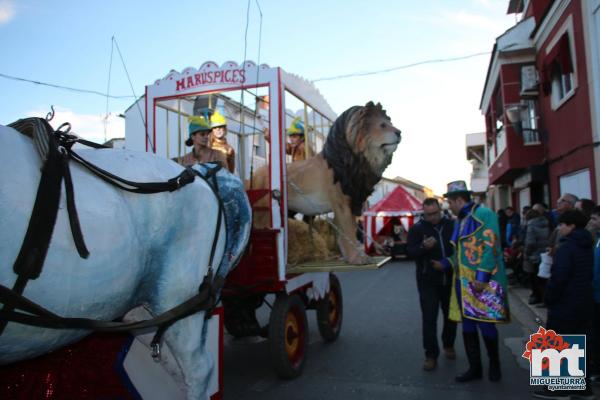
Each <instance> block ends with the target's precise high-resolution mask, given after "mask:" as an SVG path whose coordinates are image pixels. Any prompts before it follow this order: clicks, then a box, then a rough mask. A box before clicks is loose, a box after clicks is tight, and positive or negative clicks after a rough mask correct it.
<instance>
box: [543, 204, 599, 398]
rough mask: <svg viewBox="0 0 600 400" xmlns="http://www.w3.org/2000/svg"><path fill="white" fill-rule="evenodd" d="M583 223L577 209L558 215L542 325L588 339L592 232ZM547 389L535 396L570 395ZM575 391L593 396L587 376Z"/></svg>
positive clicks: (591, 295)
mask: <svg viewBox="0 0 600 400" xmlns="http://www.w3.org/2000/svg"><path fill="white" fill-rule="evenodd" d="M586 222H587V221H586V218H585V216H584V215H583V213H582V212H581V211H579V210H568V211H565V212H563V213H562V214H560V216H559V217H558V228H557V229H558V231H559V232H558V233H559V235H560V245H559V246H558V248H557V250H556V253H555V255H554V260H553V263H552V275H551V277H550V280H549V281H548V285H547V287H546V295H545V301H546V304H547V305H548V321H547V322H546V328H547V329H552V330H554V331H555V332H556V333H557V334H571V335H578V334H579V335H587V337H588V338H591V333H592V332H591V323H592V318H591V316H592V315H593V307H594V300H593V290H592V279H593V263H594V258H593V257H594V256H593V254H594V253H593V242H592V235H591V234H590V233H589V232H588V231H587V230H585V225H586ZM590 353H591V352H589V353H588V354H590ZM588 361H589V360H588ZM588 376H589V375H588ZM547 392H549V391H548V390H547V389H546V390H543V391H540V392H536V394H535V396H536V397H539V398H549V397H548V396H550V395H554V396H558V395H568V394H570V393H569V392H566V393H565V392H564V391H556V390H555V391H554V393H552V394H548V393H547ZM575 392H576V394H577V395H578V396H579V398H593V393H592V387H591V385H590V382H589V380H588V378H586V390H585V391H581V390H580V391H575ZM574 394H575V393H574ZM544 396H545V397H544Z"/></svg>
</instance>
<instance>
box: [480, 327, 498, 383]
mask: <svg viewBox="0 0 600 400" xmlns="http://www.w3.org/2000/svg"><path fill="white" fill-rule="evenodd" d="M483 343H485V348H486V349H487V353H488V357H489V359H490V370H489V372H488V376H489V378H490V381H492V382H498V381H499V380H500V379H502V371H501V370H500V354H499V352H498V336H496V337H495V338H486V337H485V336H484V337H483Z"/></svg>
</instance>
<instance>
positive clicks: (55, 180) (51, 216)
mask: <svg viewBox="0 0 600 400" xmlns="http://www.w3.org/2000/svg"><path fill="white" fill-rule="evenodd" d="M40 121H44V120H40ZM19 122H20V121H19ZM37 124H40V123H39V121H37ZM11 125H12V124H11ZM11 125H9V126H11ZM20 127H21V129H25V128H28V129H45V130H46V132H47V133H48V136H49V142H48V145H49V148H50V149H49V150H50V151H48V154H47V158H46V161H45V162H44V165H43V167H42V175H41V178H40V183H39V185H38V190H37V194H36V197H35V202H34V205H33V211H32V212H31V217H30V219H29V225H28V226H27V232H26V233H25V238H24V239H23V243H22V245H21V250H20V251H19V255H18V256H17V259H16V260H15V263H14V264H13V271H14V273H15V274H17V281H16V282H15V284H14V286H13V291H15V292H16V293H18V294H22V293H23V291H24V289H25V286H26V285H27V281H28V280H29V279H36V278H37V277H38V276H40V273H41V272H42V267H43V265H44V260H45V259H46V253H47V252H48V247H49V246H50V241H51V239H52V232H53V231H54V225H55V224H56V217H57V215H58V205H59V202H60V184H61V181H62V168H61V160H60V156H59V153H58V150H57V148H58V145H57V143H56V140H55V139H54V136H53V135H52V134H51V133H50V132H52V127H51V126H50V125H49V124H48V123H47V122H46V121H44V122H43V123H42V125H41V126H39V125H37V126H33V124H31V125H25V124H24V125H23V126H20ZM2 310H3V311H11V310H12V309H11V308H10V306H8V305H5V306H4V307H3V308H2ZM6 324H7V321H4V320H0V335H1V334H2V333H3V332H4V329H5V328H6Z"/></svg>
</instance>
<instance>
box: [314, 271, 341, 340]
mask: <svg viewBox="0 0 600 400" xmlns="http://www.w3.org/2000/svg"><path fill="white" fill-rule="evenodd" d="M343 317H344V304H343V299H342V286H341V285H340V281H339V280H338V278H337V276H335V275H334V274H331V275H329V292H327V294H326V295H325V297H324V298H323V299H321V300H319V301H318V302H317V324H318V326H319V332H320V333H321V336H322V337H323V339H324V340H325V341H326V342H333V341H334V340H336V339H337V338H338V336H339V335H340V331H341V330H342V319H343Z"/></svg>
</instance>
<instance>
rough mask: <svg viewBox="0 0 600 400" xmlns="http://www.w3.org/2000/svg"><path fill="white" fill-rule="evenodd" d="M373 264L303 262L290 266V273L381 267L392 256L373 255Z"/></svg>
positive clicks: (335, 261) (333, 261)
mask: <svg viewBox="0 0 600 400" xmlns="http://www.w3.org/2000/svg"><path fill="white" fill-rule="evenodd" d="M372 258H373V261H374V262H373V263H372V264H362V265H356V264H346V263H345V262H344V261H342V260H331V261H313V262H307V263H303V264H298V265H295V266H293V267H288V269H287V271H286V272H287V273H288V274H305V273H307V272H347V271H365V270H371V269H379V268H381V267H382V266H384V265H385V264H386V263H387V262H388V261H390V260H391V259H392V257H388V256H378V257H372Z"/></svg>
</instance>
